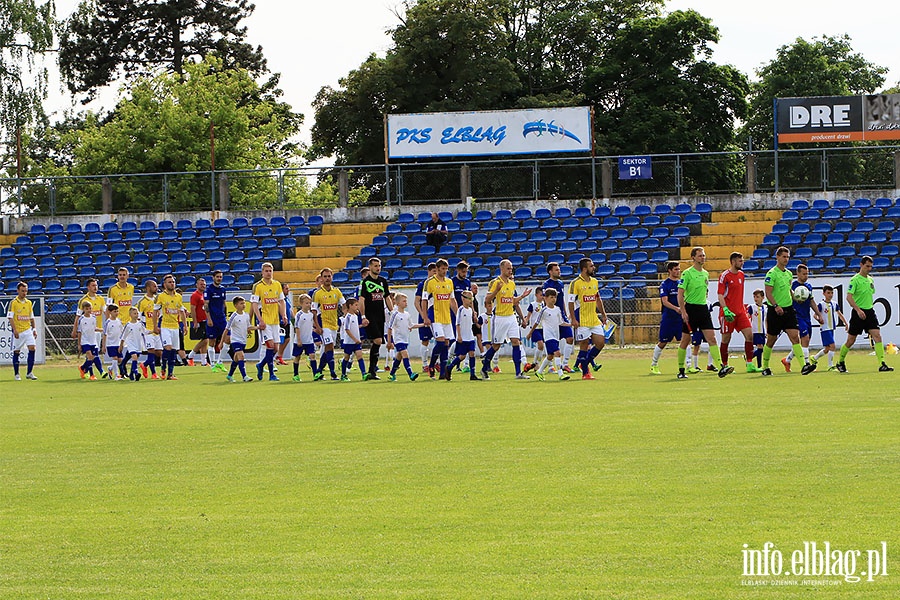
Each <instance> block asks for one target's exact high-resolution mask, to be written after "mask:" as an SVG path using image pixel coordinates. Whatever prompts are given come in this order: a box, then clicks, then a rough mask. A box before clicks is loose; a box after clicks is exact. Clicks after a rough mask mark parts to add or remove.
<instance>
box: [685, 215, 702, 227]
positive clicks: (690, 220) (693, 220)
mask: <svg viewBox="0 0 900 600" xmlns="http://www.w3.org/2000/svg"><path fill="white" fill-rule="evenodd" d="M681 222H682V223H683V224H684V225H698V224H700V222H701V217H700V215H699V214H697V213H691V214H689V215H684V218H683V219H682V220H681Z"/></svg>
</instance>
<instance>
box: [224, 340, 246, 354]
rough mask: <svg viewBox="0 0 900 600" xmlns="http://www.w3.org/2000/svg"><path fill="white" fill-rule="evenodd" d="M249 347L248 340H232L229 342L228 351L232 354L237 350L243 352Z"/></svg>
mask: <svg viewBox="0 0 900 600" xmlns="http://www.w3.org/2000/svg"><path fill="white" fill-rule="evenodd" d="M246 347H247V342H231V343H230V344H228V353H229V354H231V355H232V356H234V355H235V353H237V352H243V351H244V349H245V348H246Z"/></svg>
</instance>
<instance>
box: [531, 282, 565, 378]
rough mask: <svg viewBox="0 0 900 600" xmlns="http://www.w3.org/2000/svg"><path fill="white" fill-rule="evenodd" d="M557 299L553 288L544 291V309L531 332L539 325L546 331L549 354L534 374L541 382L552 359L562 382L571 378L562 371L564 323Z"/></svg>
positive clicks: (545, 336)
mask: <svg viewBox="0 0 900 600" xmlns="http://www.w3.org/2000/svg"><path fill="white" fill-rule="evenodd" d="M556 298H557V292H556V290H554V289H553V288H548V289H546V290H544V307H543V308H542V309H541V311H540V312H539V313H538V318H537V321H536V322H535V323H534V324H533V325H532V326H531V331H529V333H532V332H533V331H534V329H535V328H536V327H537V326H538V325H541V326H542V327H543V330H544V347H545V348H546V349H547V354H546V355H545V356H544V359H543V360H542V361H541V364H540V366H539V367H538V368H537V370H536V371H535V372H534V376H535V377H537V378H538V379H540V380H541V381H543V380H544V369H546V368H547V365H549V364H550V359H551V358H552V359H553V365H554V366H555V367H556V372H557V373H558V374H559V378H560V380H561V381H564V380H566V379H568V378H569V374H568V373H566V372H565V371H563V370H562V357H561V355H560V353H559V326H560V324H562V323H563V322H564V321H563V316H562V311H561V310H560V309H559V307H558V306H556Z"/></svg>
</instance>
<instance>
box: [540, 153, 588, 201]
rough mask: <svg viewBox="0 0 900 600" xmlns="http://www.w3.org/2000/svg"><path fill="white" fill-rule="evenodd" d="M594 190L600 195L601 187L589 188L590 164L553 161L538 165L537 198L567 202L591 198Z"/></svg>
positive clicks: (585, 162) (586, 162)
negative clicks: (568, 200)
mask: <svg viewBox="0 0 900 600" xmlns="http://www.w3.org/2000/svg"><path fill="white" fill-rule="evenodd" d="M594 189H596V191H597V193H598V194H599V193H600V189H601V187H600V186H599V185H598V186H597V187H596V188H594V187H593V186H591V162H590V160H588V161H568V162H562V161H554V162H549V163H540V164H539V165H538V194H537V195H538V198H546V199H553V200H557V199H559V200H567V199H577V198H591V197H593V194H594Z"/></svg>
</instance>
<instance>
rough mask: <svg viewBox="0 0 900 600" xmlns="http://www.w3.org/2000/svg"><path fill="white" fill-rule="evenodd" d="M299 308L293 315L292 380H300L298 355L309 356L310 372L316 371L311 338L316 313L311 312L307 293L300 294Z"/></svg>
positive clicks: (310, 299)
mask: <svg viewBox="0 0 900 600" xmlns="http://www.w3.org/2000/svg"><path fill="white" fill-rule="evenodd" d="M299 302H300V309H299V310H298V311H297V315H296V316H295V317H294V349H293V351H292V353H291V354H292V355H293V356H294V377H293V380H294V381H300V357H301V356H303V355H304V354H306V356H308V357H309V366H310V368H311V369H312V372H313V373H315V372H316V371H318V369H317V365H316V343H315V341H314V340H313V322H314V321H315V318H316V315H315V313H313V312H312V298H311V297H310V295H309V294H300V298H299Z"/></svg>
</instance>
